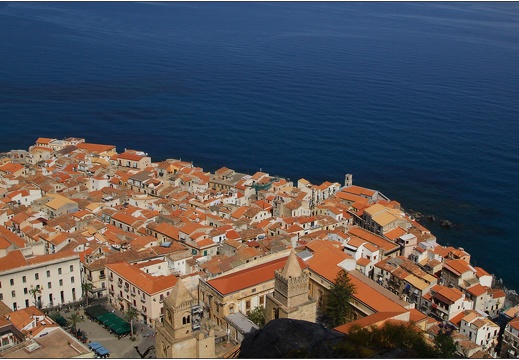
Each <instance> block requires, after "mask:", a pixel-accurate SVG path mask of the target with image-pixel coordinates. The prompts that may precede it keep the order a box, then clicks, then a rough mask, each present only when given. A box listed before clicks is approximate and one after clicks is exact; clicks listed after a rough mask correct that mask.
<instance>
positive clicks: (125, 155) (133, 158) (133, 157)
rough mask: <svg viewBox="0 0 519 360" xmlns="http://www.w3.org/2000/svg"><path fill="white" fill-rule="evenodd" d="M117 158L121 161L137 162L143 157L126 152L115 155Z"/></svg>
mask: <svg viewBox="0 0 519 360" xmlns="http://www.w3.org/2000/svg"><path fill="white" fill-rule="evenodd" d="M117 158H118V159H123V160H131V161H139V160H141V159H142V158H144V156H143V155H137V154H132V153H128V152H123V153H122V154H119V155H117Z"/></svg>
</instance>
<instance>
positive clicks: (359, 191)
mask: <svg viewBox="0 0 519 360" xmlns="http://www.w3.org/2000/svg"><path fill="white" fill-rule="evenodd" d="M342 191H344V192H348V193H351V194H355V195H364V196H369V197H372V196H373V195H375V191H373V190H370V189H366V188H364V187H361V186H356V185H351V186H348V187H346V188H344V189H342Z"/></svg>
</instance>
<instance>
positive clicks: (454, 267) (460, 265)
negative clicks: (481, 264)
mask: <svg viewBox="0 0 519 360" xmlns="http://www.w3.org/2000/svg"><path fill="white" fill-rule="evenodd" d="M443 267H444V268H445V269H447V270H450V271H452V272H453V273H455V274H456V275H461V274H464V273H466V272H475V269H474V268H473V267H472V266H470V264H468V263H467V262H466V261H464V260H461V259H455V260H449V261H446V262H445V264H444V265H443Z"/></svg>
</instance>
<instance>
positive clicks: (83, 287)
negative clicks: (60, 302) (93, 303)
mask: <svg viewBox="0 0 519 360" xmlns="http://www.w3.org/2000/svg"><path fill="white" fill-rule="evenodd" d="M93 288H94V285H92V283H89V282H84V283H82V284H81V291H83V296H84V297H85V301H86V305H85V307H88V293H89V292H91V291H92V289H93Z"/></svg>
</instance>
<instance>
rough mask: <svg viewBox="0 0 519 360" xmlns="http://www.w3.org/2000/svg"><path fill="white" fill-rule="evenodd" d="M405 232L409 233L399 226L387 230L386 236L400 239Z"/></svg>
mask: <svg viewBox="0 0 519 360" xmlns="http://www.w3.org/2000/svg"><path fill="white" fill-rule="evenodd" d="M404 234H407V231H405V230H404V229H402V228H401V227H399V226H397V227H396V228H394V229H393V230H391V231H388V232H386V233H385V234H384V236H385V237H387V238H389V239H391V240H393V241H395V240H396V239H398V238H399V237H400V236H402V235H404Z"/></svg>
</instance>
